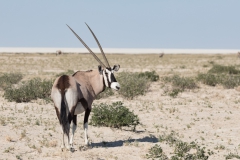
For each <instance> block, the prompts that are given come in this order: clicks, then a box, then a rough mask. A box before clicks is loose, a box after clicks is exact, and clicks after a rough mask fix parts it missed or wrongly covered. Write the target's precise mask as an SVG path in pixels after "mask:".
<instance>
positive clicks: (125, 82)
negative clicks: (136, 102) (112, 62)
mask: <svg viewBox="0 0 240 160" xmlns="http://www.w3.org/2000/svg"><path fill="white" fill-rule="evenodd" d="M117 80H118V82H119V83H120V85H121V89H120V90H119V91H118V93H119V94H120V95H122V96H123V97H125V98H127V99H133V98H134V97H136V96H138V95H144V94H145V93H146V92H147V90H148V88H149V86H150V80H149V79H148V78H147V77H146V76H139V73H131V72H121V73H119V74H118V76H117Z"/></svg>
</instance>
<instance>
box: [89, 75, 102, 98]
mask: <svg viewBox="0 0 240 160" xmlns="http://www.w3.org/2000/svg"><path fill="white" fill-rule="evenodd" d="M92 72H93V74H89V81H90V84H91V85H92V89H93V90H94V93H95V96H97V95H98V94H99V93H101V92H102V91H103V90H104V89H105V85H104V80H103V75H100V74H99V72H98V71H97V70H95V71H92Z"/></svg>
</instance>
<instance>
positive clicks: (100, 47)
mask: <svg viewBox="0 0 240 160" xmlns="http://www.w3.org/2000/svg"><path fill="white" fill-rule="evenodd" d="M85 24H86V25H87V23H85ZM87 27H88V29H89V30H90V32H91V33H92V35H93V37H94V39H95V40H96V42H97V44H98V47H99V49H100V50H101V53H102V55H103V58H104V60H105V62H106V63H107V65H108V67H109V68H111V67H110V65H109V63H108V60H107V58H106V56H105V53H104V52H103V49H102V46H101V45H100V43H99V41H98V39H97V37H96V36H95V34H94V33H93V31H92V30H91V28H90V27H89V26H88V25H87Z"/></svg>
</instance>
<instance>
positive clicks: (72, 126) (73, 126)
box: [70, 115, 77, 148]
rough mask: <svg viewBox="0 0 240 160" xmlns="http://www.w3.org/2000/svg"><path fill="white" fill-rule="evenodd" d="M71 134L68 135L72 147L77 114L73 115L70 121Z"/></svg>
mask: <svg viewBox="0 0 240 160" xmlns="http://www.w3.org/2000/svg"><path fill="white" fill-rule="evenodd" d="M70 128H71V130H72V132H71V136H70V147H71V148H73V137H74V132H75V130H76V129H77V115H73V119H72V123H71V127H70Z"/></svg>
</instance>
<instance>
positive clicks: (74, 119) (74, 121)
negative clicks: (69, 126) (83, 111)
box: [73, 115, 77, 125]
mask: <svg viewBox="0 0 240 160" xmlns="http://www.w3.org/2000/svg"><path fill="white" fill-rule="evenodd" d="M73 123H74V124H75V125H77V115H73Z"/></svg>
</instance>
